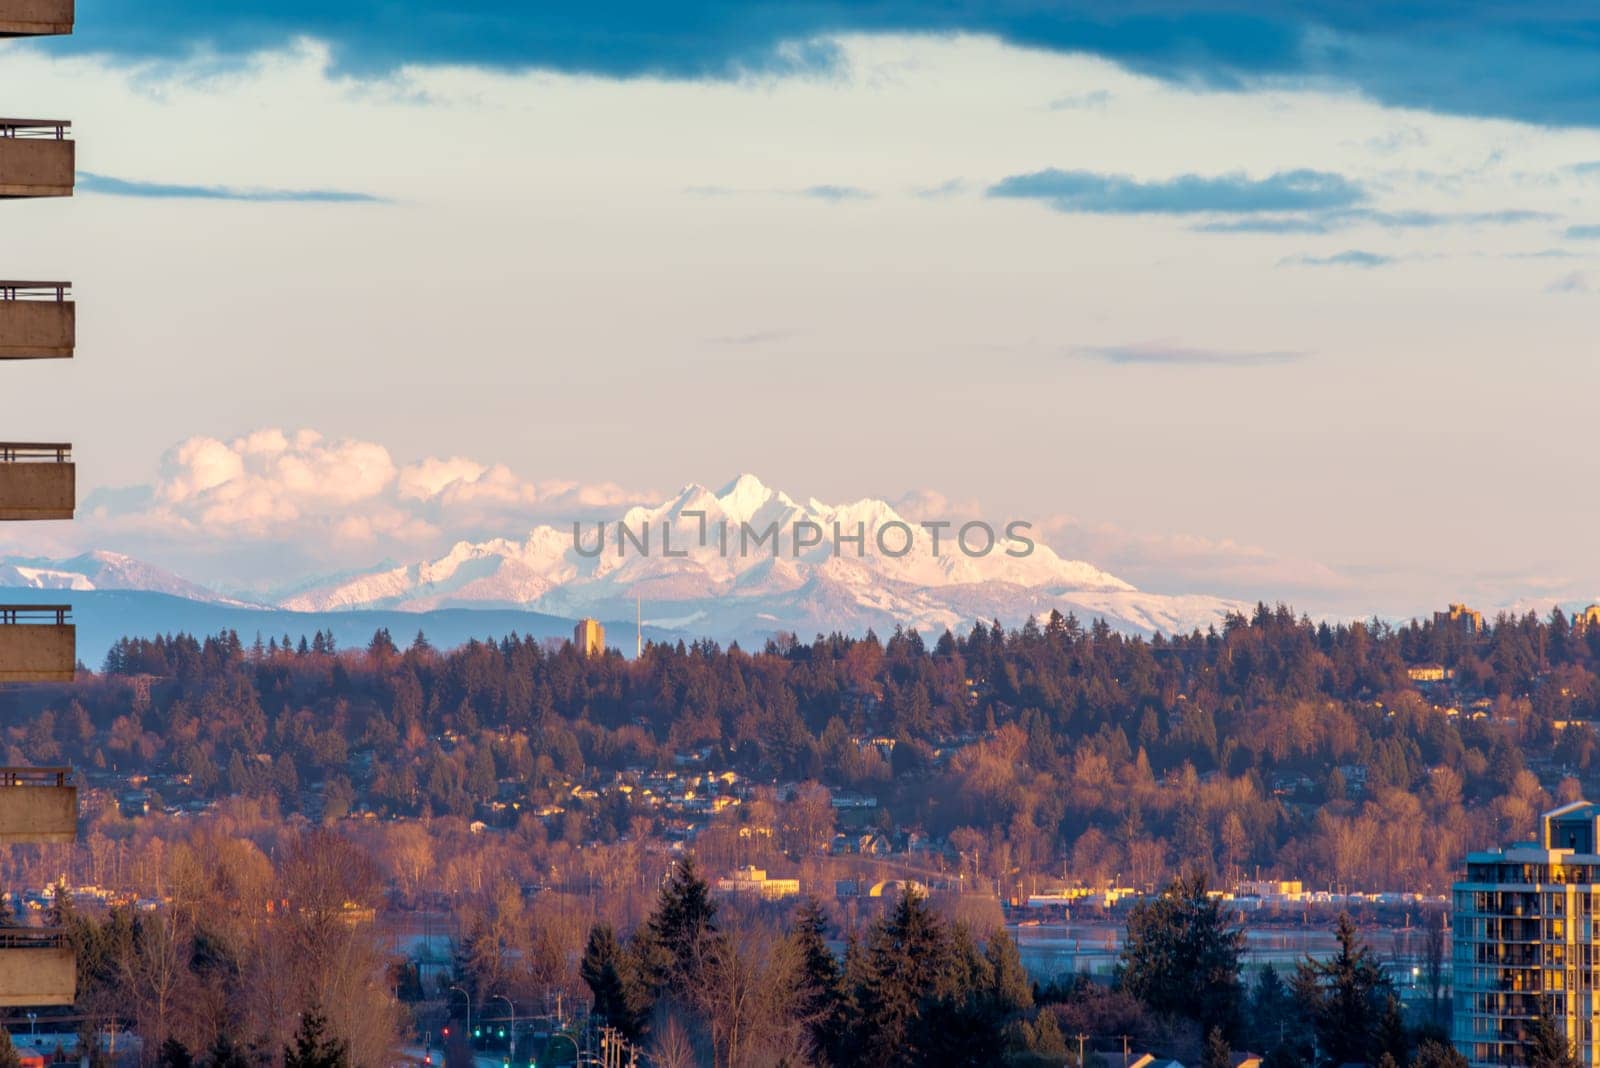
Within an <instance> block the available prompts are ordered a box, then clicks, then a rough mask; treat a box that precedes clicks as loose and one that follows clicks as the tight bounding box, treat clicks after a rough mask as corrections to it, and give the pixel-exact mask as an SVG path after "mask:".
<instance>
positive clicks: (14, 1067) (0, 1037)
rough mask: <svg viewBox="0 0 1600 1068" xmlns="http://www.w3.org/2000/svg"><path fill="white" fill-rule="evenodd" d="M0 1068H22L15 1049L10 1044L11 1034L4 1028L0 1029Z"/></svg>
mask: <svg viewBox="0 0 1600 1068" xmlns="http://www.w3.org/2000/svg"><path fill="white" fill-rule="evenodd" d="M0 1068H22V1058H20V1057H18V1056H17V1047H15V1046H13V1045H12V1044H11V1032H10V1031H9V1030H7V1029H6V1028H4V1027H0Z"/></svg>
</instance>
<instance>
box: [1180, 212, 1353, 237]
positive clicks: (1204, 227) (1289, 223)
mask: <svg viewBox="0 0 1600 1068" xmlns="http://www.w3.org/2000/svg"><path fill="white" fill-rule="evenodd" d="M1337 228H1338V227H1337V225H1336V224H1335V223H1334V222H1333V221H1332V220H1331V218H1330V217H1329V216H1321V217H1315V216H1309V215H1288V216H1284V215H1262V216H1257V217H1255V218H1250V217H1246V218H1242V219H1214V220H1212V221H1211V222H1203V223H1199V224H1197V225H1195V226H1193V227H1191V229H1193V230H1195V231H1197V232H1199V233H1205V234H1325V233H1328V232H1329V231H1330V230H1334V229H1337Z"/></svg>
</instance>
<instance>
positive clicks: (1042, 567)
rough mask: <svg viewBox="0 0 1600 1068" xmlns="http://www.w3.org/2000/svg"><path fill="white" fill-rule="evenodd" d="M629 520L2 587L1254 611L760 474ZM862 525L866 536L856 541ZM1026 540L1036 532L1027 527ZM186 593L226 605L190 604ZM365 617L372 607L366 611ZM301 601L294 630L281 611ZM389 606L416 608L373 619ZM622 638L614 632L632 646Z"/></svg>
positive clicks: (75, 571) (704, 630) (462, 605)
mask: <svg viewBox="0 0 1600 1068" xmlns="http://www.w3.org/2000/svg"><path fill="white" fill-rule="evenodd" d="M620 525H621V527H624V528H626V530H627V537H625V538H624V537H623V536H622V534H621V532H620V531H619V524H618V523H616V522H608V523H605V524H604V525H603V527H602V526H601V524H599V523H596V522H589V523H584V524H583V525H582V526H581V528H580V534H579V543H578V545H575V543H574V531H573V529H572V528H571V527H567V528H565V529H560V528H557V527H553V526H539V527H536V528H534V529H533V530H532V531H531V532H529V534H528V535H527V537H526V538H524V539H522V540H513V539H508V538H494V539H490V540H487V541H478V542H472V541H462V542H458V543H457V544H456V545H454V546H453V547H452V548H451V549H450V550H449V551H448V552H446V553H444V554H443V555H442V556H439V557H438V558H436V559H432V560H419V561H416V562H414V563H409V564H402V565H398V566H396V565H388V564H386V565H381V566H377V567H373V568H371V569H369V570H365V571H358V572H354V573H345V574H341V575H338V576H333V577H327V578H321V579H319V578H315V577H312V578H304V577H298V576H285V577H284V579H285V582H284V587H283V589H284V590H285V591H286V592H282V593H279V594H276V595H269V596H263V597H261V598H260V600H259V601H252V600H250V599H239V598H234V597H228V596H224V595H222V594H219V593H217V592H215V591H213V590H210V589H207V588H206V587H204V586H201V585H199V584H197V583H194V582H191V581H189V580H187V579H185V578H183V577H181V576H179V575H175V574H173V573H171V572H168V571H165V570H162V569H161V568H157V567H154V566H151V565H149V564H145V563H143V562H141V561H138V560H135V559H132V558H130V557H128V556H124V555H121V554H118V553H112V552H91V553H86V554H84V555H81V556H76V557H73V558H71V559H67V560H40V559H24V558H0V587H12V588H14V589H15V588H25V589H30V590H35V591H46V590H60V591H74V592H75V593H76V592H90V591H107V590H118V591H136V592H142V593H149V594H162V595H166V596H165V597H164V598H161V599H157V600H142V601H139V600H128V599H123V600H120V601H113V602H108V603H110V604H116V605H117V606H119V607H118V611H117V613H116V615H117V618H118V621H119V625H120V626H123V627H124V628H125V632H126V633H151V632H154V631H169V630H175V629H180V627H179V624H177V623H176V622H173V620H175V619H177V618H180V617H181V618H184V619H190V620H194V621H196V622H198V621H200V620H205V619H218V620H220V619H223V618H228V619H230V620H232V619H241V620H242V621H241V622H230V623H229V624H228V625H229V626H232V627H234V628H235V629H237V630H239V631H240V633H241V635H245V634H247V633H254V632H255V631H256V630H260V631H262V633H266V634H270V633H276V632H279V631H280V629H287V630H289V631H290V632H292V633H294V634H295V635H296V636H297V637H298V634H299V632H300V630H303V629H306V628H307V627H309V628H310V629H311V630H315V629H319V627H320V628H321V629H327V628H328V627H333V628H334V629H335V632H336V633H342V632H346V631H347V630H348V629H349V628H351V627H354V628H355V630H353V631H349V632H350V633H352V634H358V632H359V631H360V630H361V629H363V628H364V629H365V635H364V636H360V637H361V640H362V641H365V640H366V638H369V637H370V636H371V633H372V630H373V629H374V627H375V626H376V625H389V626H390V629H391V630H392V631H394V632H395V636H396V638H397V639H399V638H400V637H401V636H402V632H405V631H409V630H411V629H412V628H411V625H410V622H409V620H414V619H415V618H416V617H415V615H414V614H415V613H430V614H432V615H433V616H435V617H439V618H441V619H444V618H448V619H449V620H451V621H452V623H451V624H450V625H451V626H454V625H455V624H454V622H453V621H454V620H455V619H456V618H457V617H458V616H461V615H462V614H463V613H464V614H465V618H466V619H470V620H473V622H471V623H470V624H469V623H465V622H463V623H462V624H461V625H463V626H465V627H466V628H467V629H466V630H464V631H463V632H462V633H463V636H465V635H468V634H471V635H476V636H484V635H486V634H489V633H502V632H505V631H509V630H511V629H514V628H515V629H519V630H521V631H522V632H523V633H529V632H530V629H531V628H548V629H549V632H550V633H561V632H565V633H570V624H569V623H568V622H567V621H569V620H572V619H575V618H578V617H582V616H591V617H595V618H599V619H601V620H626V621H628V623H629V624H631V622H632V620H633V617H634V612H635V598H637V599H638V600H639V601H640V602H642V606H643V608H642V611H643V615H644V619H645V622H646V623H647V624H648V625H649V626H650V628H651V629H652V631H653V632H654V633H657V634H668V633H672V634H677V635H682V636H685V637H689V636H701V635H704V636H709V637H712V638H715V639H718V640H721V641H728V640H733V639H737V640H740V641H742V642H746V643H750V642H759V641H761V640H764V639H765V638H766V637H768V636H770V635H772V634H773V633H775V632H779V631H790V632H794V633H797V634H799V635H800V636H802V637H809V636H810V635H812V634H815V633H818V632H829V631H834V630H840V631H845V632H853V633H861V632H864V631H865V630H866V629H867V628H869V627H870V628H874V629H876V630H877V631H878V632H879V633H887V632H888V631H890V630H892V629H893V628H894V627H895V626H896V625H902V626H915V627H918V628H920V629H921V630H923V631H924V632H925V633H930V634H936V633H938V632H939V631H941V630H942V629H943V628H945V627H952V628H954V627H960V626H962V625H967V624H970V623H971V622H972V621H973V620H974V619H979V618H981V619H985V620H987V619H999V620H1001V621H1002V622H1005V623H1006V624H1008V625H1020V624H1021V623H1022V622H1023V620H1024V619H1026V618H1027V617H1028V616H1029V615H1037V616H1043V615H1045V614H1047V613H1048V612H1049V611H1050V610H1051V609H1059V610H1060V611H1062V612H1063V613H1066V612H1074V613H1076V614H1077V615H1078V616H1079V617H1080V618H1084V619H1089V618H1096V617H1104V618H1105V619H1106V620H1107V621H1108V622H1109V623H1110V624H1111V625H1112V626H1114V627H1117V628H1118V629H1121V630H1125V631H1129V632H1134V633H1141V634H1150V633H1153V632H1156V631H1162V632H1166V633H1173V632H1176V631H1187V630H1191V629H1193V628H1196V627H1199V628H1204V627H1206V626H1208V625H1210V624H1212V623H1215V622H1217V621H1218V620H1219V619H1221V617H1222V616H1223V615H1224V614H1226V613H1227V612H1229V611H1235V610H1244V609H1246V608H1247V607H1248V606H1245V605H1243V604H1242V603H1240V602H1236V601H1230V600H1225V599H1221V598H1216V597H1206V596H1195V595H1190V596H1168V595H1163V594H1159V593H1147V592H1144V591H1141V590H1138V589H1135V588H1134V587H1133V586H1132V585H1130V584H1129V583H1127V582H1124V581H1123V580H1121V579H1119V578H1117V577H1116V576H1114V575H1111V574H1108V573H1107V572H1105V571H1102V570H1100V569H1099V568H1097V567H1094V566H1093V565H1091V564H1088V563H1085V562H1083V561H1079V560H1064V559H1062V558H1061V557H1059V556H1058V555H1057V554H1056V553H1055V552H1053V551H1052V550H1051V549H1050V548H1048V547H1047V546H1045V545H1043V544H1035V545H1034V546H1033V547H1032V549H1031V552H1028V553H1027V554H1026V555H1011V554H1008V552H1007V549H1010V550H1012V552H1013V553H1017V554H1021V553H1022V551H1023V549H1024V547H1025V546H1024V545H1023V543H1022V542H1021V541H1020V540H1014V541H1008V540H1007V539H1006V531H1005V530H1004V529H1003V525H1000V524H996V525H995V527H993V528H991V529H993V531H994V535H995V537H996V539H997V540H996V543H995V545H994V547H993V548H992V549H991V550H990V551H988V552H987V553H984V554H981V555H979V553H980V551H981V550H982V549H983V548H984V546H985V545H986V544H987V543H988V537H987V535H986V534H985V532H984V530H983V528H972V530H971V531H969V534H970V535H971V536H970V537H969V538H968V539H967V542H966V548H963V547H962V545H961V544H958V542H957V540H956V536H957V531H958V529H959V527H960V523H959V522H955V523H953V524H952V526H951V527H950V528H948V529H945V530H942V531H940V532H939V535H938V544H937V546H936V545H935V544H934V534H933V533H932V532H930V531H929V530H927V529H925V528H924V527H922V526H919V525H918V524H917V523H916V522H915V521H912V520H908V519H906V518H904V517H903V516H901V515H900V514H898V513H897V512H896V511H895V510H894V509H893V508H892V507H891V506H890V505H889V504H887V503H886V502H884V501H881V500H872V499H866V500H860V501H856V502H854V503H850V504H843V505H828V504H824V503H822V502H820V501H817V500H815V499H813V500H810V501H807V502H804V503H801V502H797V501H795V500H794V499H792V498H790V497H789V496H788V495H787V494H785V493H783V492H781V491H778V490H774V489H771V488H769V487H767V486H766V485H764V484H763V483H762V482H761V481H760V480H759V479H757V478H755V477H754V476H752V475H742V476H740V477H739V478H738V479H736V480H734V481H733V482H732V483H730V484H729V485H727V486H725V487H723V488H722V489H721V490H720V491H716V492H713V491H711V490H709V489H707V488H706V487H704V486H701V485H697V484H696V485H689V486H686V487H685V488H684V489H683V490H681V491H680V492H679V493H678V494H677V495H675V496H674V497H673V498H672V499H670V500H668V501H666V502H664V503H662V504H660V505H658V506H656V507H653V508H647V507H640V508H634V509H631V510H629V511H628V512H627V513H626V514H625V515H624V516H623V517H622V519H621V524H620ZM836 532H837V533H838V534H839V535H840V537H839V539H838V541H837V542H835V534H836ZM858 533H862V534H864V535H865V537H864V542H862V543H857V542H853V541H850V540H848V539H849V538H850V536H851V535H853V534H858ZM764 535H765V536H766V539H765V540H762V539H763V536H764ZM772 537H776V549H777V551H776V552H774V551H773V548H774V543H773V541H772V540H771V538H772ZM1019 537H1035V538H1036V535H1030V534H1029V533H1028V532H1026V531H1021V532H1019ZM601 538H603V540H599V539H601ZM880 539H881V540H880ZM812 541H815V542H816V543H815V544H809V542H812ZM619 542H620V544H622V551H621V552H619V551H618V545H619ZM797 543H798V549H797ZM641 544H642V545H644V546H646V548H645V549H641V548H640V546H641ZM579 545H581V546H582V549H581V551H580V548H579ZM902 549H903V550H904V551H902ZM597 550H598V551H597ZM669 550H670V555H669ZM75 599H76V598H75ZM184 603H187V604H189V605H192V606H205V607H207V608H208V609H209V610H208V611H206V612H201V611H199V608H198V607H190V608H180V607H179V606H180V605H181V604H184ZM86 607H87V606H86ZM136 607H137V608H139V609H141V611H138V612H136V611H133V609H134V608H136ZM143 610H148V612H149V613H150V614H149V615H148V616H146V615H144V614H143ZM241 613H242V615H241ZM355 613H361V616H360V617H359V618H360V622H359V623H357V618H358V617H356V616H355V615H354V614H355ZM446 613H448V615H447V616H446V615H445V614H446ZM285 615H287V616H288V617H289V618H287V619H284V620H283V624H284V626H282V627H281V628H280V624H279V623H278V622H268V620H269V619H274V618H276V617H280V616H285ZM379 616H382V617H384V618H398V619H399V620H402V621H406V622H399V623H392V624H373V625H369V624H371V623H372V620H373V619H375V618H377V617H379ZM252 620H255V621H256V622H251V621H252ZM296 620H300V621H301V622H299V623H296V622H295V621H296ZM312 620H317V621H320V623H317V624H313V623H312V622H311V621H312ZM519 621H520V622H521V623H522V625H521V626H520V627H518V626H517V623H518V622H519ZM422 622H423V624H424V629H427V630H428V631H429V633H430V638H432V637H433V631H434V630H435V629H440V630H441V633H440V634H439V635H438V637H437V639H435V640H436V641H438V642H441V643H443V642H448V641H449V636H448V635H447V634H445V633H443V629H442V627H441V625H440V624H435V625H434V626H428V625H426V621H422ZM297 627H298V629H297ZM183 629H194V628H193V627H192V626H188V625H185V626H184V628H183ZM200 629H202V630H203V629H206V628H205V627H201V628H200ZM628 629H629V630H630V631H631V629H632V627H631V625H630V626H629V627H628ZM536 632H537V633H544V632H545V631H544V630H542V629H541V630H537V631H536ZM617 637H618V636H617V635H616V634H613V635H612V638H613V643H614V644H618V645H627V644H629V643H627V642H623V641H618V640H617ZM341 640H343V639H342V638H341Z"/></svg>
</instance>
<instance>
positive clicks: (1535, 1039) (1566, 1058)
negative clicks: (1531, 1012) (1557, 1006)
mask: <svg viewBox="0 0 1600 1068" xmlns="http://www.w3.org/2000/svg"><path fill="white" fill-rule="evenodd" d="M1523 1038H1524V1045H1525V1046H1526V1055H1527V1058H1528V1068H1578V1063H1579V1062H1578V1057H1577V1054H1576V1053H1575V1052H1574V1051H1573V1048H1572V1041H1571V1039H1569V1038H1567V1032H1566V1030H1565V1029H1564V1028H1563V1027H1562V1026H1561V1023H1560V1021H1558V1020H1557V1019H1556V1016H1555V1013H1554V1012H1552V1011H1551V1006H1550V999H1549V998H1541V999H1540V1001H1539V1015H1537V1016H1535V1017H1534V1018H1533V1020H1532V1021H1530V1022H1529V1024H1528V1029H1527V1031H1526V1033H1525V1034H1524V1036H1523Z"/></svg>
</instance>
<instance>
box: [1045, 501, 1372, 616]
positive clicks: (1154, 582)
mask: <svg viewBox="0 0 1600 1068" xmlns="http://www.w3.org/2000/svg"><path fill="white" fill-rule="evenodd" d="M1035 526H1036V528H1037V529H1038V531H1039V536H1040V539H1041V541H1043V542H1044V543H1045V544H1047V545H1049V546H1050V547H1051V548H1052V549H1054V550H1055V551H1056V552H1057V553H1060V554H1061V555H1062V556H1064V557H1066V558H1067V559H1077V560H1089V561H1092V562H1093V563H1094V564H1095V566H1097V567H1103V568H1105V569H1106V570H1107V571H1110V572H1111V573H1112V574H1114V575H1117V576H1119V577H1121V578H1124V579H1126V580H1128V581H1129V582H1132V583H1133V584H1134V585H1136V586H1139V587H1140V588H1143V589H1156V590H1160V591H1162V592H1163V593H1178V594H1181V593H1207V594H1213V595H1219V596H1224V597H1236V598H1239V599H1241V600H1247V601H1254V600H1258V599H1266V600H1275V599H1278V598H1288V599H1291V600H1293V601H1294V602H1296V603H1297V605H1298V606H1299V607H1302V608H1309V609H1311V610H1316V609H1317V608H1319V607H1326V606H1328V605H1330V604H1334V603H1339V602H1340V601H1342V600H1343V599H1344V598H1346V597H1350V596H1351V595H1357V594H1361V593H1362V592H1363V591H1362V589H1361V587H1359V586H1358V585H1357V584H1356V583H1355V582H1353V581H1352V580H1351V578H1350V577H1349V576H1347V575H1344V574H1342V573H1340V572H1339V571H1337V570H1335V569H1334V568H1332V567H1329V566H1328V565H1326V564H1323V563H1320V562H1318V561H1315V560H1307V559H1302V558H1298V557H1293V556H1286V555H1283V554H1280V553H1275V552H1272V551H1270V550H1268V549H1266V548H1263V547H1262V546H1259V545H1252V544H1249V543H1247V542H1240V541H1236V540H1234V539H1232V538H1211V537H1205V536H1202V535H1198V534H1192V533H1183V532H1166V533H1137V532H1135V531H1131V530H1128V529H1126V528H1124V527H1121V526H1118V525H1116V524H1113V523H1105V522H1094V521H1090V520H1084V519H1081V518H1079V517H1077V516H1071V515H1057V516H1048V517H1046V518H1044V519H1041V520H1038V521H1036V522H1035ZM1355 599H1356V600H1359V597H1357V598H1355ZM1370 609H1371V605H1370V604H1358V605H1357V610H1358V611H1370Z"/></svg>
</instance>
